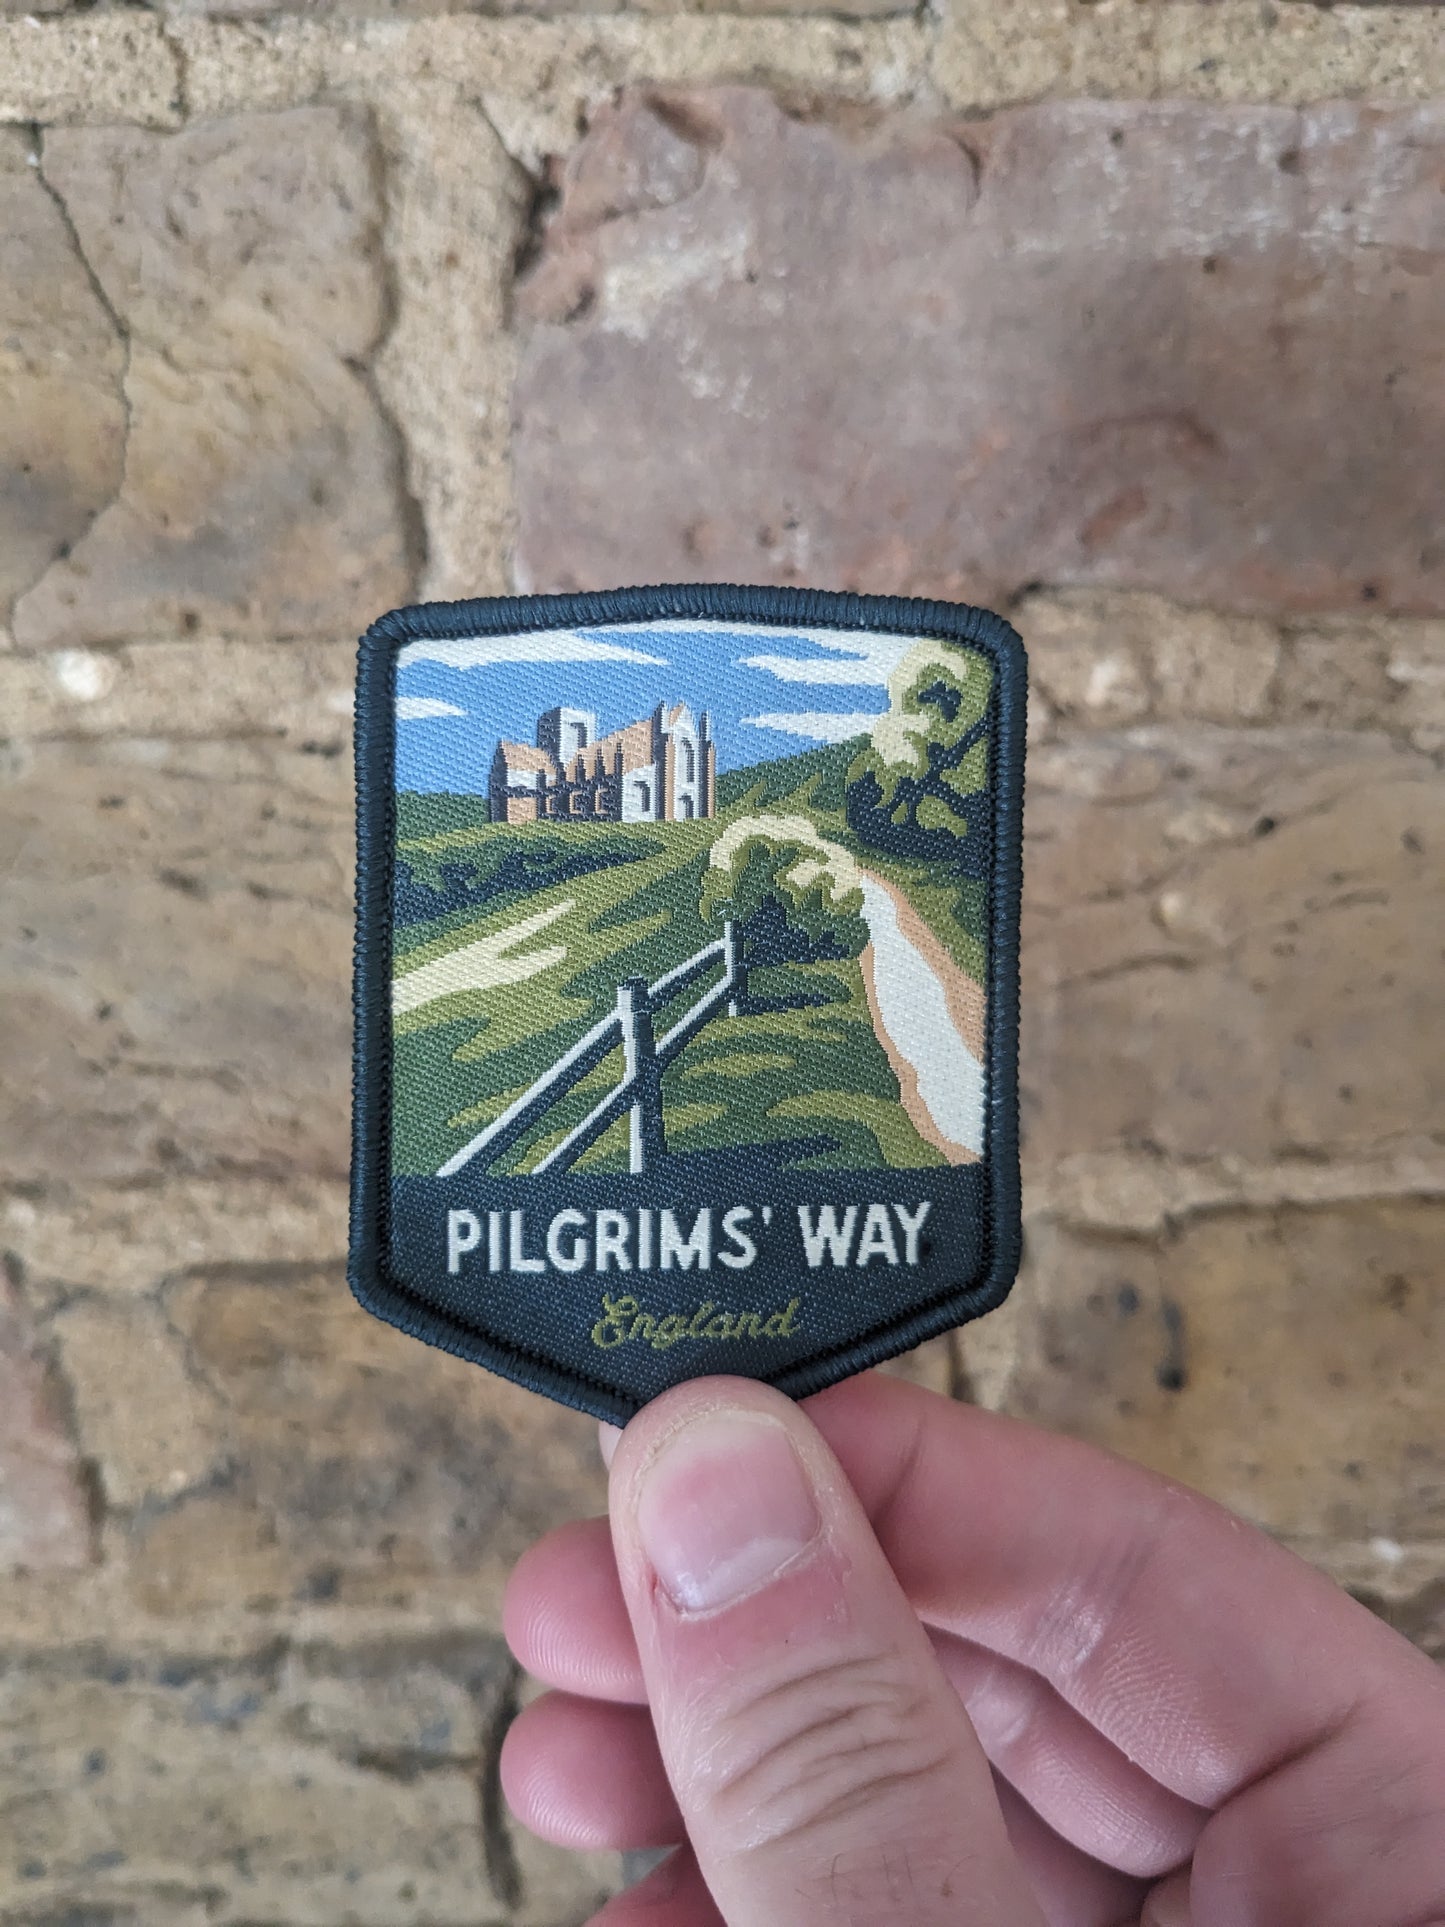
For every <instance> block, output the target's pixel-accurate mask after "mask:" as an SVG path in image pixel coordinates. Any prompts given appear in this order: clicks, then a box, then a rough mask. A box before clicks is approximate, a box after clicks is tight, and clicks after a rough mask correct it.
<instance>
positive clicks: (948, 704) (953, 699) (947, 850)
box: [847, 642, 993, 878]
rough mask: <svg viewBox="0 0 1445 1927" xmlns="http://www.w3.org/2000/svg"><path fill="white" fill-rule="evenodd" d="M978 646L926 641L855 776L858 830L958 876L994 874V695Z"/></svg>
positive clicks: (895, 684) (894, 680)
mask: <svg viewBox="0 0 1445 1927" xmlns="http://www.w3.org/2000/svg"><path fill="white" fill-rule="evenodd" d="M992 689H993V672H992V670H991V668H990V666H989V664H988V662H987V660H986V659H985V658H984V657H983V656H982V655H980V654H979V653H978V652H977V651H976V650H973V649H965V648H962V647H959V646H957V645H954V644H951V643H947V642H920V643H917V644H916V645H915V646H914V647H913V648H912V649H910V650H909V652H908V654H907V655H906V656H904V657H903V659H902V661H901V662H900V663H899V664H898V666H897V668H896V669H895V670H894V671H893V674H892V675H891V676H890V677H889V680H888V708H887V710H886V712H885V713H884V714H883V715H882V716H880V717H879V718H878V720H877V722H876V724H875V725H874V728H873V734H872V737H871V739H870V741H869V744H868V747H867V748H866V749H865V750H863V751H862V752H861V753H860V754H859V755H858V757H857V758H856V759H855V761H854V763H853V765H852V767H851V768H850V769H849V771H848V797H847V816H848V827H849V828H850V829H851V830H852V831H853V833H854V835H855V836H857V837H859V838H861V840H862V841H863V842H864V843H868V844H871V845H872V846H873V848H874V849H877V850H883V851H886V852H887V853H889V854H890V855H895V856H913V857H927V858H929V859H930V860H933V861H937V862H941V863H944V864H946V865H947V866H948V868H949V869H950V870H951V871H952V873H953V874H954V875H955V876H961V877H974V878H978V877H983V876H985V875H986V874H987V869H988V810H987V805H986V799H985V797H984V795H983V792H984V790H985V788H986V786H987V783H988V718H989V698H990V696H991V694H992Z"/></svg>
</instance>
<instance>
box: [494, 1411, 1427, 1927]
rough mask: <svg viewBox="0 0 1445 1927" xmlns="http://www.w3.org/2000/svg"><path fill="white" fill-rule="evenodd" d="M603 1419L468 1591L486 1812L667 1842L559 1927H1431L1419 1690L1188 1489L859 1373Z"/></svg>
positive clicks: (1322, 1585) (1388, 1650)
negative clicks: (514, 1693) (479, 1585)
mask: <svg viewBox="0 0 1445 1927" xmlns="http://www.w3.org/2000/svg"><path fill="white" fill-rule="evenodd" d="M609 1429H610V1428H609ZM605 1438H606V1435H605ZM606 1444H607V1445H608V1446H610V1448H611V1449H613V1454H614V1455H613V1457H612V1461H611V1486H610V1505H611V1531H610V1534H609V1528H608V1524H607V1521H605V1520H600V1519H599V1520H589V1521H585V1522H579V1523H577V1524H574V1525H570V1526H564V1527H562V1528H561V1529H560V1530H559V1531H556V1532H554V1533H552V1534H550V1535H549V1536H548V1537H547V1538H545V1539H544V1540H542V1541H541V1543H540V1544H539V1545H537V1546H535V1547H534V1548H533V1549H532V1550H531V1551H530V1552H529V1553H528V1554H527V1555H526V1556H525V1557H524V1558H523V1559H522V1560H521V1562H520V1563H519V1565H518V1567H517V1569H516V1572H515V1573H514V1575H513V1578H512V1582H511V1585H510V1587H509V1589H508V1594H507V1601H506V1612H505V1623H506V1630H507V1637H508V1639H509V1641H510V1643H511V1646H512V1650H513V1651H514V1653H515V1654H516V1656H517V1658H518V1659H519V1660H520V1661H521V1662H522V1664H523V1665H524V1666H526V1667H527V1668H528V1670H529V1671H530V1672H532V1673H533V1674H535V1675H536V1676H537V1677H538V1678H540V1679H542V1680H544V1681H545V1682H546V1683H547V1684H548V1685H550V1686H552V1687H554V1688H557V1689H559V1690H557V1691H555V1692H552V1693H549V1694H547V1695H546V1696H545V1697H543V1698H541V1699H539V1700H537V1701H536V1702H534V1703H533V1704H532V1705H531V1706H529V1707H527V1708H526V1709H525V1711H524V1712H523V1713H522V1714H521V1716H520V1717H519V1718H518V1720H517V1721H516V1722H515V1724H514V1725H513V1727H512V1729H511V1731H510V1733H509V1734H508V1736H507V1743H506V1746H505V1748H504V1750H503V1755H502V1781H503V1786H504V1789H505V1791H506V1795H507V1798H508V1800H509V1802H510V1804H511V1806H512V1808H513V1810H514V1812H515V1813H516V1814H517V1815H518V1817H519V1818H520V1819H521V1820H522V1821H523V1822H524V1823H525V1824H526V1825H527V1826H529V1827H531V1828H532V1829H533V1830H534V1831H536V1832H537V1833H540V1834H541V1835H543V1837H544V1838H547V1839H550V1840H553V1841H557V1842H559V1843H561V1844H563V1845H565V1846H570V1847H574V1848H601V1847H609V1848H622V1849H627V1848H644V1847H661V1846H670V1845H672V1844H674V1843H684V1842H685V1843H686V1844H685V1845H684V1846H682V1848H681V1850H680V1851H679V1852H677V1853H676V1854H674V1855H672V1856H671V1857H670V1858H669V1860H668V1861H667V1862H665V1863H664V1865H663V1866H661V1867H660V1868H658V1869H657V1871H656V1872H654V1873H653V1874H652V1875H651V1876H650V1877H649V1878H648V1879H647V1880H645V1881H643V1882H642V1883H641V1884H640V1885H639V1886H638V1887H636V1888H634V1889H633V1890H631V1891H630V1892H628V1893H626V1894H623V1895H620V1896H619V1897H618V1898H617V1899H616V1900H614V1901H613V1902H612V1903H611V1904H610V1905H609V1906H607V1907H606V1908H604V1909H603V1911H602V1913H601V1914H600V1915H599V1916H598V1917H597V1921H596V1923H595V1927H718V1923H719V1922H726V1923H727V1924H728V1927H823V1923H830V1924H833V1923H838V1924H841V1923H843V1922H848V1923H867V1927H886V1924H889V1923H899V1924H901V1923H907V1924H908V1927H942V1924H943V1923H950V1924H956V1923H969V1927H1040V1923H1045V1922H1047V1923H1050V1924H1051V1927H1122V1924H1123V1923H1141V1927H1445V1680H1442V1678H1441V1676H1440V1675H1439V1674H1438V1673H1437V1672H1436V1670H1435V1668H1434V1667H1433V1666H1432V1665H1431V1664H1430V1663H1429V1662H1428V1661H1427V1660H1426V1659H1425V1658H1424V1657H1423V1656H1422V1655H1421V1654H1419V1653H1417V1652H1416V1651H1415V1650H1414V1649H1413V1648H1412V1647H1410V1646H1409V1645H1408V1644H1407V1643H1406V1642H1405V1641H1404V1640H1403V1639H1401V1638H1399V1636H1398V1635H1396V1634H1395V1633H1393V1632H1391V1631H1390V1630H1389V1629H1388V1628H1387V1627H1385V1626H1384V1625H1382V1624H1381V1623H1380V1622H1379V1621H1377V1620H1376V1619H1374V1618H1373V1617H1372V1616H1371V1615H1370V1614H1369V1613H1368V1612H1366V1611H1365V1609H1364V1608H1363V1607H1361V1606H1359V1605H1357V1604H1356V1603H1355V1602H1354V1601H1353V1600H1351V1599H1350V1598H1349V1597H1348V1596H1347V1595H1346V1594H1344V1593H1342V1592H1339V1591H1338V1590H1337V1589H1336V1588H1335V1587H1334V1586H1332V1585H1331V1584H1329V1582H1328V1581H1326V1580H1325V1579H1323V1578H1322V1577H1321V1576H1320V1575H1319V1574H1317V1573H1315V1572H1314V1571H1312V1570H1311V1569H1310V1568H1309V1567H1308V1566H1306V1565H1304V1564H1303V1563H1302V1562H1300V1561H1299V1560H1297V1559H1295V1558H1294V1557H1293V1556H1292V1555H1291V1554H1289V1553H1287V1552H1285V1551H1283V1550H1282V1549H1281V1548H1280V1547H1278V1546H1276V1545H1274V1544H1273V1543H1272V1542H1271V1541H1270V1540H1269V1539H1267V1538H1266V1537H1265V1536H1264V1535H1263V1534H1262V1533H1260V1532H1257V1531H1256V1530H1254V1529H1253V1528H1251V1527H1249V1526H1247V1525H1245V1524H1243V1523H1242V1522H1241V1521H1240V1520H1238V1519H1236V1518H1234V1517H1233V1516H1232V1515H1231V1514H1229V1513H1227V1512H1225V1511H1223V1510H1221V1509H1220V1508H1219V1507H1217V1506H1215V1505H1213V1504H1211V1503H1210V1502H1209V1501H1208V1500H1206V1499H1203V1498H1201V1497H1200V1496H1199V1495H1197V1494H1196V1493H1193V1492H1190V1491H1188V1490H1186V1489H1185V1488H1183V1487H1180V1486H1177V1485H1174V1484H1172V1483H1170V1482H1169V1481H1166V1480H1164V1479H1161V1478H1158V1477H1156V1476H1155V1475H1154V1474H1152V1473H1149V1472H1145V1471H1143V1470H1141V1469H1140V1468H1139V1467H1137V1466H1133V1465H1129V1464H1127V1463H1125V1462H1123V1461H1122V1460H1118V1459H1115V1458H1113V1457H1111V1456H1109V1455H1108V1454H1105V1453H1102V1452H1098V1451H1095V1450H1093V1449H1092V1448H1090V1447H1087V1446H1082V1445H1079V1444H1076V1443H1074V1442H1072V1441H1069V1440H1065V1439H1059V1438H1054V1437H1052V1436H1050V1435H1049V1434H1047V1433H1043V1432H1039V1431H1035V1430H1034V1429H1032V1428H1031V1427H1029V1426H1025V1425H1021V1424H1018V1423H1016V1422H1014V1421H1011V1420H1008V1419H1005V1418H1000V1417H997V1416H995V1415H992V1414H990V1413H986V1412H982V1411H979V1410H976V1409H975V1408H973V1407H970V1406H967V1405H960V1404H955V1403H953V1402H952V1401H950V1400H947V1399H944V1398H941V1397H939V1396H937V1395H935V1394H933V1393H929V1392H924V1391H921V1390H919V1389H918V1388H916V1387H913V1386H910V1385H907V1384H905V1383H902V1382H901V1381H898V1380H892V1379H887V1378H882V1377H879V1376H876V1375H874V1376H871V1377H866V1378H862V1379H855V1380H853V1381H851V1382H849V1383H847V1384H844V1385H840V1386H837V1387H835V1388H834V1389H833V1390H831V1391H828V1392H824V1393H822V1394H820V1395H819V1396H818V1397H816V1398H813V1399H810V1400H808V1401H807V1402H806V1404H804V1405H803V1406H801V1407H798V1406H794V1405H792V1404H790V1403H789V1402H788V1401H787V1400H786V1399H784V1398H782V1397H780V1396H779V1395H778V1394H776V1393H774V1392H771V1391H769V1390H768V1389H767V1388H765V1387H763V1386H760V1385H756V1384H753V1383H750V1382H748V1381H743V1380H734V1379H704V1380H696V1381H694V1382H692V1383H691V1384H688V1385H684V1386H680V1387H678V1388H677V1389H676V1390H674V1391H672V1392H670V1393H668V1394H666V1395H665V1396H664V1397H662V1398H660V1399H658V1400H656V1401H655V1402H654V1403H653V1404H651V1405H649V1406H648V1407H647V1408H646V1409H645V1410H644V1411H643V1412H641V1413H640V1414H639V1415H638V1417H637V1418H635V1419H634V1420H633V1421H632V1423H631V1424H630V1425H629V1426H628V1427H627V1430H626V1432H625V1433H623V1434H621V1435H620V1442H619V1435H617V1434H615V1433H612V1434H611V1435H610V1440H606Z"/></svg>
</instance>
